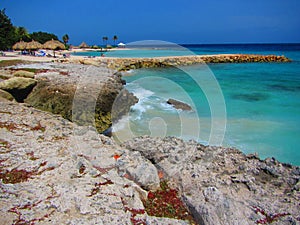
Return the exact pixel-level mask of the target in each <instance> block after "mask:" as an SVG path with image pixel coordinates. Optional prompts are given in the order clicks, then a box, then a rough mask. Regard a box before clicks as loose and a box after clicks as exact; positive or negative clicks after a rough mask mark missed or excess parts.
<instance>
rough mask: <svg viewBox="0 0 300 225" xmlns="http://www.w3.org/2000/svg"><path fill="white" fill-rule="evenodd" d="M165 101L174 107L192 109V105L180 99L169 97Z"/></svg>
mask: <svg viewBox="0 0 300 225" xmlns="http://www.w3.org/2000/svg"><path fill="white" fill-rule="evenodd" d="M167 103H168V104H169V105H172V106H173V107H174V108H175V109H182V110H187V111H190V110H192V107H191V106H190V105H188V104H186V103H184V102H181V101H178V100H175V99H172V98H170V99H169V100H168V101H167Z"/></svg>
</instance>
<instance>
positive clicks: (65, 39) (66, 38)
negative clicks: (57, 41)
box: [62, 34, 69, 45]
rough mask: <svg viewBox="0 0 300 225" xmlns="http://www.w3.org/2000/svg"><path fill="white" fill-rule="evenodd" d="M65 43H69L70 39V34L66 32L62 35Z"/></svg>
mask: <svg viewBox="0 0 300 225" xmlns="http://www.w3.org/2000/svg"><path fill="white" fill-rule="evenodd" d="M62 39H63V41H64V43H65V45H67V43H68V41H69V35H67V34H65V35H64V36H63V37H62Z"/></svg>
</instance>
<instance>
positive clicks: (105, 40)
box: [102, 36, 108, 46]
mask: <svg viewBox="0 0 300 225" xmlns="http://www.w3.org/2000/svg"><path fill="white" fill-rule="evenodd" d="M102 40H103V45H104V46H107V41H108V37H107V36H104V37H102ZM104 42H105V43H106V44H104Z"/></svg>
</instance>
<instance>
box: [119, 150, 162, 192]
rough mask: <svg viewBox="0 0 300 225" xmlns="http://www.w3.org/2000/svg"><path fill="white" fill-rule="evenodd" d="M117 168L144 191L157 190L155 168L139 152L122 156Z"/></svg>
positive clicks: (158, 185) (158, 181)
mask: <svg viewBox="0 0 300 225" xmlns="http://www.w3.org/2000/svg"><path fill="white" fill-rule="evenodd" d="M117 166H118V168H119V170H120V171H122V172H123V173H125V174H127V175H128V176H129V177H131V178H132V179H133V180H134V181H135V182H136V183H137V184H139V185H140V186H141V187H142V188H144V189H146V190H157V189H158V188H159V187H160V184H159V183H160V180H159V177H158V172H157V169H156V167H155V166H154V165H153V164H152V163H151V162H150V161H149V160H147V159H145V158H144V157H142V156H141V153H139V152H129V153H128V154H123V155H122V156H121V157H120V158H119V159H118V163H117Z"/></svg>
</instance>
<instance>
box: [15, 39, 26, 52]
mask: <svg viewBox="0 0 300 225" xmlns="http://www.w3.org/2000/svg"><path fill="white" fill-rule="evenodd" d="M12 48H13V49H14V50H24V49H26V48H27V42H25V41H19V42H17V43H15V44H14V45H13V46H12Z"/></svg>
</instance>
